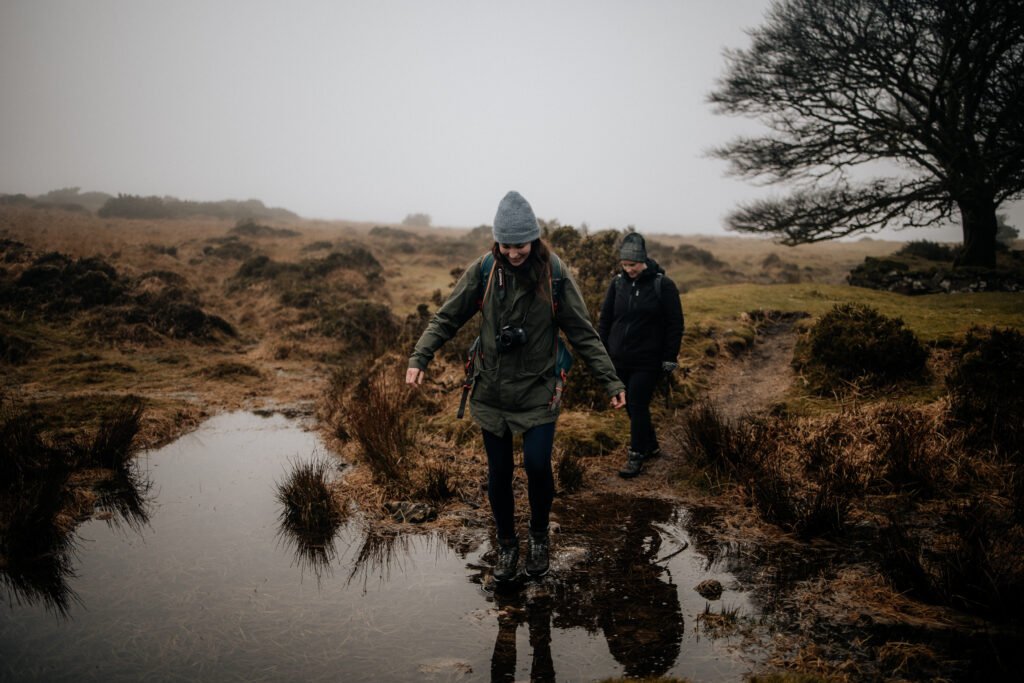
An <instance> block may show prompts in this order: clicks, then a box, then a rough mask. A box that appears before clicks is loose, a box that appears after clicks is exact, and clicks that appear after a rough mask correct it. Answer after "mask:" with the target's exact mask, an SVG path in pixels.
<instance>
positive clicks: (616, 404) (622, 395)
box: [612, 391, 626, 410]
mask: <svg viewBox="0 0 1024 683" xmlns="http://www.w3.org/2000/svg"><path fill="white" fill-rule="evenodd" d="M624 405H626V392H625V391H620V392H619V393H617V394H615V395H614V396H612V408H615V409H616V410H617V409H619V408H621V407H622V406H624Z"/></svg>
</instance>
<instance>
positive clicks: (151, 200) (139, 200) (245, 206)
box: [96, 194, 298, 221]
mask: <svg viewBox="0 0 1024 683" xmlns="http://www.w3.org/2000/svg"><path fill="white" fill-rule="evenodd" d="M96 213H97V215H99V216H103V217H119V218H155V219H160V218H189V217H192V216H208V217H212V218H228V219H234V220H254V219H259V220H285V221H287V220H294V219H296V218H298V216H297V215H296V214H294V213H292V212H291V211H288V210H286V209H279V208H268V207H267V206H265V205H264V204H263V202H261V201H260V200H258V199H248V200H245V201H237V200H233V199H226V200H223V201H219V202H196V201H189V200H182V199H176V198H174V197H156V196H149V197H141V196H138V195H132V194H118V195H117V196H116V197H111V198H110V199H108V200H107V201H106V203H105V204H104V205H103V206H102V207H100V209H99V210H98V211H97V212H96Z"/></svg>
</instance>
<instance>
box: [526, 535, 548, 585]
mask: <svg viewBox="0 0 1024 683" xmlns="http://www.w3.org/2000/svg"><path fill="white" fill-rule="evenodd" d="M549 547H550V544H549V543H548V535H547V532H543V533H539V534H538V533H535V532H533V531H531V532H530V541H529V543H528V544H527V549H526V573H527V574H529V575H530V576H532V577H534V578H536V577H540V576H544V575H545V574H547V573H548V555H549V554H550V552H549Z"/></svg>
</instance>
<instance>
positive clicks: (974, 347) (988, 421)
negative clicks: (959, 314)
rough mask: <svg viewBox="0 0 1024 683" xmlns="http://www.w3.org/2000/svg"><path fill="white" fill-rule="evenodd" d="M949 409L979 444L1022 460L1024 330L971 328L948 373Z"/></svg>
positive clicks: (1023, 447)
mask: <svg viewBox="0 0 1024 683" xmlns="http://www.w3.org/2000/svg"><path fill="white" fill-rule="evenodd" d="M946 386H947V388H948V390H949V396H950V412H951V414H952V416H953V418H954V420H956V421H957V422H958V423H959V424H961V425H963V426H965V427H967V428H968V429H969V430H970V432H971V436H972V437H973V440H974V441H975V442H976V443H978V444H979V445H984V446H988V445H991V446H995V447H996V448H997V449H998V450H1000V451H1001V452H1002V453H1004V454H1006V455H1007V456H1008V457H1010V458H1011V459H1013V460H1014V461H1016V462H1018V463H1019V464H1022V465H1024V457H1022V450H1024V334H1021V333H1020V332H1019V331H1018V330H1014V329H999V328H991V329H988V330H983V329H981V328H977V327H975V328H972V329H971V330H969V331H968V333H967V336H966V338H965V339H964V343H963V344H962V345H961V346H960V348H959V349H958V350H957V352H956V354H955V359H954V366H953V370H952V371H951V372H950V373H949V375H948V376H947V377H946Z"/></svg>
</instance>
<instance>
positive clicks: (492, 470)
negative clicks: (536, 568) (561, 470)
mask: <svg viewBox="0 0 1024 683" xmlns="http://www.w3.org/2000/svg"><path fill="white" fill-rule="evenodd" d="M483 433H484V450H485V451H487V498H488V500H490V502H491V513H492V514H493V515H494V525H495V526H496V527H497V530H498V538H500V539H511V538H515V537H516V500H515V493H514V492H513V490H512V475H513V473H514V471H515V458H514V455H513V453H512V432H510V431H506V432H505V434H504V435H503V436H496V435H494V434H492V433H491V432H489V431H487V430H486V429H485V430H483ZM554 442H555V423H554V422H549V423H547V424H542V425H537V426H536V427H531V428H530V429H527V430H526V431H525V432H523V468H524V469H525V470H526V482H527V491H528V493H529V498H530V531H534V532H537V533H547V530H548V517H549V515H550V514H551V501H552V500H554V498H555V477H554V475H553V474H552V472H551V447H552V445H553V444H554Z"/></svg>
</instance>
